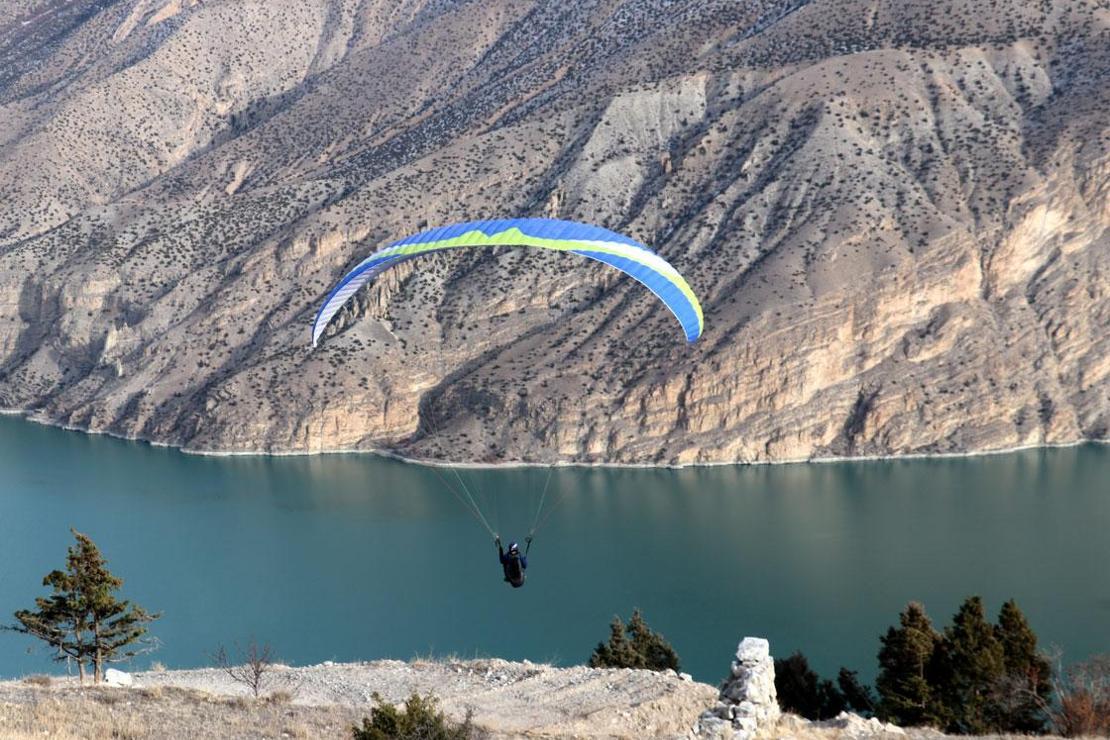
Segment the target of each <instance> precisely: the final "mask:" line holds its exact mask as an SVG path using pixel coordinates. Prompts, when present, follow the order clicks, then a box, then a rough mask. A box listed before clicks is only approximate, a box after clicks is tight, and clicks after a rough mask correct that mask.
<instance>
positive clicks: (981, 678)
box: [937, 596, 1005, 735]
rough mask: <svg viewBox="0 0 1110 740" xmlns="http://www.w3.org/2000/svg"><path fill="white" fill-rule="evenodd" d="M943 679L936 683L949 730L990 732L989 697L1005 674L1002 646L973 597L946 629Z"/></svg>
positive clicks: (978, 600)
mask: <svg viewBox="0 0 1110 740" xmlns="http://www.w3.org/2000/svg"><path fill="white" fill-rule="evenodd" d="M942 655H943V658H942V661H941V662H942V664H943V666H944V669H945V670H944V671H943V674H942V676H943V678H942V680H941V681H938V684H939V685H938V686H937V688H938V690H939V694H940V697H941V700H942V702H943V703H944V705H945V708H946V709H947V711H948V715H949V716H948V725H949V728H950V729H951V730H952V731H955V732H959V733H962V734H970V735H984V734H986V733H987V732H989V731H990V730H991V729H992V722H991V720H992V718H991V716H990V715H991V707H990V697H991V692H992V691H993V690H994V687H995V686H997V685H998V683H999V682H1000V681H1001V680H1002V677H1003V675H1004V672H1005V663H1004V659H1003V650H1002V643H1000V642H999V641H998V639H997V638H996V637H995V631H994V627H993V626H992V625H991V624H990V622H988V621H987V618H986V613H985V612H984V610H983V601H982V599H980V598H979V597H978V596H972V597H971V598H969V599H967V601H965V602H964V603H963V604H962V605H960V609H959V611H957V612H956V615H955V616H954V617H953V618H952V626H951V627H949V628H948V629H946V630H945V635H944V650H943V652H942Z"/></svg>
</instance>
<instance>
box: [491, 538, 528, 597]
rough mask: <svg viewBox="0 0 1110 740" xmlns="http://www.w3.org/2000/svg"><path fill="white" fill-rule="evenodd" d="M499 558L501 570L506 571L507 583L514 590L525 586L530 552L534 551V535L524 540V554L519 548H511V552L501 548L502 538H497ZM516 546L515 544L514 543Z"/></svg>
mask: <svg viewBox="0 0 1110 740" xmlns="http://www.w3.org/2000/svg"><path fill="white" fill-rule="evenodd" d="M494 542H496V543H497V557H498V559H499V560H500V561H501V568H502V570H504V571H505V582H506V583H508V584H509V585H511V586H512V587H513V588H520V587H521V586H523V585H524V571H525V570H526V569H527V568H528V551H529V550H531V549H532V535H528V536H527V537H525V538H524V553H523V554H521V552H520V550H519V549H517V548H513V547H510V548H509V552H507V553H506V552H505V549H504V548H503V547H502V546H501V538H500V537H496V538H495V539H494ZM514 544H515V543H514Z"/></svg>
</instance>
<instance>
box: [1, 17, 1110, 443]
mask: <svg viewBox="0 0 1110 740" xmlns="http://www.w3.org/2000/svg"><path fill="white" fill-rule="evenodd" d="M1108 42H1110V11H1108V10H1107V9H1106V8H1105V7H1104V6H1103V5H1102V4H1100V3H1097V2H1094V1H1093V0H1060V2H1018V1H1016V0H1000V1H999V2H997V3H994V4H993V5H991V6H989V7H983V6H982V5H981V4H979V3H972V2H970V0H951V1H950V2H947V3H944V4H942V5H941V6H937V5H936V4H935V3H931V2H924V1H921V2H917V1H910V2H906V1H905V0H900V1H898V2H895V1H894V0H889V1H888V2H881V1H877V0H869V1H868V2H863V1H862V0H812V1H811V2H802V1H797V0H795V1H794V2H771V1H770V0H766V1H765V2H761V3H744V4H737V3H734V2H725V1H723V0H721V1H710V2H706V0H688V1H677V0H624V1H618V0H596V1H595V2H583V3H572V4H567V3H555V2H535V1H533V2H524V1H516V0H499V1H495V2H481V3H479V2H462V1H450V0H438V1H437V0H423V1H418V0H412V1H411V2H401V3H397V2H389V1H387V0H373V1H361V2H360V1H357V0H343V1H341V0H317V1H316V2H310V3H305V2H293V1H292V0H288V1H285V0H266V1H265V2H263V1H262V0H256V1H254V2H250V1H244V2H230V1H227V0H208V1H207V2H199V1H198V0H172V1H167V0H128V1H127V2H107V1H102V2H98V3H94V2H58V1H47V2H42V1H40V2H31V1H30V0H27V1H25V2H21V3H18V4H16V5H15V9H14V10H11V9H8V10H5V11H4V13H3V14H0V69H2V70H7V72H6V73H0V199H2V202H3V204H4V205H3V207H2V208H0V406H5V407H11V408H20V409H27V410H30V411H32V412H33V413H34V415H35V416H36V417H38V418H42V419H45V420H49V421H52V422H57V423H63V424H68V425H73V426H77V427H80V428H88V429H94V430H104V431H110V432H112V433H116V434H120V435H124V436H134V437H143V438H147V439H152V440H157V441H160V442H166V443H170V444H175V445H181V446H185V447H187V448H191V449H198V450H268V451H314V450H323V449H388V450H392V451H395V452H398V453H401V454H405V455H409V456H414V457H435V458H450V459H460V460H472V461H482V462H502V461H514V460H528V461H545V462H546V461H553V460H577V461H590V462H594V461H609V462H655V463H671V462H710V461H734V460H740V461H768V460H786V459H805V458H812V457H826V456H838V455H870V454H905V453H929V452H962V451H977V450H989V449H1000V448H1006V447H1012V446H1017V445H1028V444H1044V443H1063V442H1071V441H1077V440H1081V439H1106V438H1107V436H1108V432H1107V429H1108V427H1110V332H1107V331H1106V329H1107V327H1108V326H1110V292H1108V288H1110V277H1108V275H1110V236H1108V235H1107V225H1108V223H1110V206H1108V203H1110V197H1108V196H1110V193H1108V189H1110V159H1108V142H1110V125H1108V120H1110V119H1108V116H1107V111H1110V99H1108V97H1110V93H1108V92H1107V90H1108V86H1107V85H1106V81H1107V79H1108V77H1110V43H1108ZM512 215H538V216H554V217H561V218H571V219H578V220H584V221H590V222H595V223H599V224H602V225H605V226H608V227H610V228H615V229H618V230H620V231H623V232H625V233H628V234H629V235H631V236H633V237H635V238H638V239H641V240H643V241H644V242H645V243H647V244H649V245H651V246H653V247H654V248H655V249H657V250H658V251H659V252H660V253H662V254H663V255H664V256H665V257H666V258H667V259H669V260H670V261H672V263H673V264H675V266H676V267H677V268H678V269H679V270H680V271H682V272H683V274H685V275H686V276H687V278H688V279H689V281H690V283H691V285H692V286H693V287H694V289H695V291H696V292H697V293H698V294H699V296H700V297H701V300H702V303H703V306H704V307H705V314H706V332H705V335H704V337H703V339H702V340H701V341H699V342H698V343H696V344H694V345H690V346H687V345H685V344H683V343H682V341H681V334H680V332H679V331H678V328H677V325H676V324H675V323H674V321H673V318H672V317H671V316H670V315H669V314H668V313H667V312H666V310H665V309H663V308H662V307H661V306H659V305H658V304H657V302H656V301H654V300H652V299H651V297H650V295H648V294H646V292H645V291H643V289H642V288H641V287H640V286H638V285H636V284H635V283H634V282H632V281H630V280H628V279H626V278H621V277H619V276H618V275H617V274H616V273H614V272H613V271H610V270H605V269H604V268H600V267H598V266H596V265H593V264H586V263H585V261H575V260H574V259H573V258H569V257H567V256H561V255H544V254H535V253H531V252H529V253H528V254H517V253H514V252H512V251H492V252H485V253H479V254H467V255H464V254H457V255H456V254H452V255H446V256H435V257H431V258H427V259H425V260H422V261H420V262H417V263H415V264H411V263H410V264H408V265H406V266H403V267H401V268H398V269H396V270H395V271H393V272H391V273H390V274H388V275H387V276H385V277H384V278H383V279H381V280H380V281H378V283H377V284H376V285H374V286H372V287H371V288H370V289H369V290H367V291H364V293H362V294H360V295H359V297H358V299H357V305H356V306H354V307H353V308H352V309H351V310H348V311H347V312H345V313H344V314H343V315H341V316H340V318H339V319H338V320H337V321H336V322H335V326H334V329H333V331H332V333H333V336H330V337H328V338H326V339H325V341H324V342H323V343H322V345H321V346H320V347H319V348H318V349H317V350H315V351H311V350H310V349H309V346H308V337H309V326H310V324H311V319H312V316H313V313H314V311H315V308H316V306H317V305H318V303H319V301H320V300H321V299H322V297H323V296H324V295H325V294H326V291H327V289H328V288H329V287H330V285H331V284H333V283H334V282H335V281H336V280H337V279H338V278H339V277H340V276H341V275H342V274H343V273H344V271H345V270H346V269H349V268H350V267H351V266H353V265H354V264H355V263H356V262H357V261H358V260H360V259H361V258H362V257H363V256H365V255H366V254H368V253H369V252H370V251H372V250H373V249H374V248H376V246H378V245H379V244H380V243H381V242H383V241H385V240H386V239H389V238H396V237H399V236H403V235H405V234H408V233H412V232H414V231H416V230H419V229H421V228H424V227H426V226H431V225H437V224H442V223H448V222H450V221H453V220H463V219H479V218H489V217H495V216H512Z"/></svg>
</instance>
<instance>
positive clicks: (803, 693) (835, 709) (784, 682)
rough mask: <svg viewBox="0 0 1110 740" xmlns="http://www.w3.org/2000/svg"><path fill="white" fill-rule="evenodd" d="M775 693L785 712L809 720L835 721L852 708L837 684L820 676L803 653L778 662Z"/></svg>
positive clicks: (796, 653)
mask: <svg viewBox="0 0 1110 740" xmlns="http://www.w3.org/2000/svg"><path fill="white" fill-rule="evenodd" d="M843 670H844V669H842V671H843ZM847 672H848V673H851V671H847ZM775 693H776V694H777V695H778V701H779V707H781V708H782V710H783V711H784V712H793V713H794V714H797V715H800V716H802V717H805V718H806V719H812V720H824V719H831V718H832V717H835V716H836V715H838V714H840V713H841V712H843V711H844V710H845V709H846V708H847V707H848V704H847V701H846V700H845V698H844V695H843V694H842V693H841V692H840V691H839V690H838V689H837V688H836V686H835V685H833V682H832V681H830V680H828V679H823V678H821V677H820V676H818V675H817V672H816V671H814V670H813V669H812V668H810V667H809V660H807V659H806V656H804V655H802V653H801V652H800V651H795V652H794V654H793V655H791V656H790V657H789V658H786V659H783V660H776V661H775Z"/></svg>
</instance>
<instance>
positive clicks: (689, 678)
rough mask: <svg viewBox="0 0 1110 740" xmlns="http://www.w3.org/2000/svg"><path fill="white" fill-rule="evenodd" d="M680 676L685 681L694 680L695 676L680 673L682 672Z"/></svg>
mask: <svg viewBox="0 0 1110 740" xmlns="http://www.w3.org/2000/svg"><path fill="white" fill-rule="evenodd" d="M678 677H679V678H681V679H682V680H683V681H693V680H694V677H693V676H691V675H690V674H689V673H680V674H678Z"/></svg>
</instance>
